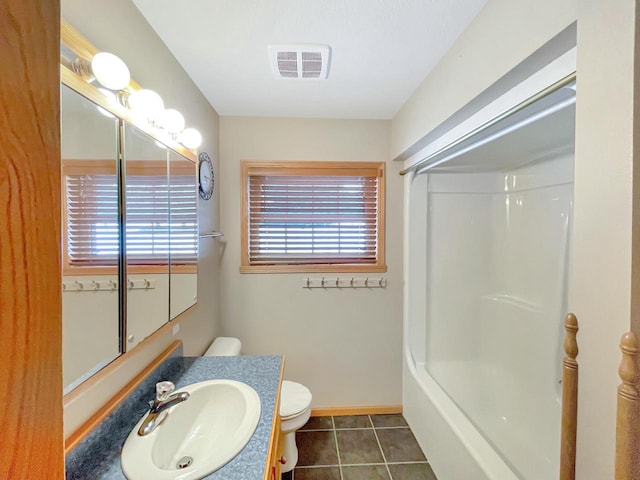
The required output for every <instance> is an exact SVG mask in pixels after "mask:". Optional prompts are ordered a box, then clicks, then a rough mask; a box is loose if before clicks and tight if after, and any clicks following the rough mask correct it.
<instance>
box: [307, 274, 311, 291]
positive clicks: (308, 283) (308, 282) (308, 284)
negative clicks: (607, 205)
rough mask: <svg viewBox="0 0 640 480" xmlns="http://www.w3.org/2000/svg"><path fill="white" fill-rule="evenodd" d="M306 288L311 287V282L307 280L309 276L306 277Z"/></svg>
mask: <svg viewBox="0 0 640 480" xmlns="http://www.w3.org/2000/svg"><path fill="white" fill-rule="evenodd" d="M307 288H311V282H310V281H309V277H307Z"/></svg>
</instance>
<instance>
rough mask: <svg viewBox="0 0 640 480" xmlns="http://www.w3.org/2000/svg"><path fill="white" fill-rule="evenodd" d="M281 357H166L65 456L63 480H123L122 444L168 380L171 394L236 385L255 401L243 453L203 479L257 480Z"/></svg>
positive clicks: (263, 459)
mask: <svg viewBox="0 0 640 480" xmlns="http://www.w3.org/2000/svg"><path fill="white" fill-rule="evenodd" d="M282 362H283V358H282V357H281V356H278V355H269V356H239V357H177V358H169V359H167V360H166V361H165V362H164V363H163V364H162V365H160V366H159V367H158V368H157V369H156V370H154V371H153V373H151V374H150V375H149V376H148V377H147V379H146V380H145V381H144V382H143V383H142V384H141V385H140V386H139V387H138V388H137V389H136V390H135V391H134V392H133V393H132V394H131V395H130V396H129V398H127V399H126V400H125V401H124V402H122V404H121V405H120V406H119V407H118V408H117V409H116V410H115V411H114V412H113V413H111V415H109V416H108V417H107V418H106V419H105V420H104V421H103V422H102V423H100V425H98V427H96V429H95V430H94V431H93V432H91V434H90V435H89V436H87V438H85V439H84V440H83V441H82V442H81V443H80V444H79V445H78V446H77V447H76V448H74V449H73V450H72V451H71V452H69V454H68V455H67V456H66V459H65V462H66V478H67V480H93V479H96V480H98V479H100V480H126V477H125V476H124V473H122V468H121V466H120V452H121V451H122V445H124V441H125V440H126V438H127V436H128V435H129V432H130V431H131V429H132V428H133V427H134V426H135V425H136V423H137V422H138V421H139V420H140V418H142V416H143V415H144V414H145V413H146V412H147V410H148V409H149V405H148V402H149V400H152V399H153V398H154V396H155V384H156V382H159V381H161V380H170V381H172V382H173V383H175V384H176V389H178V388H181V387H184V386H186V385H189V384H191V383H196V382H201V381H204V380H214V379H223V378H226V379H231V380H238V381H241V382H244V383H246V384H247V385H250V386H251V387H253V389H254V390H255V391H256V392H258V395H259V396H260V402H261V406H262V411H261V412H260V420H259V422H258V426H257V427H256V431H255V433H254V434H253V437H251V440H249V443H247V445H246V446H245V448H244V449H243V450H242V451H241V452H240V453H239V454H238V455H237V456H236V457H235V458H233V459H232V460H231V461H230V462H229V463H227V464H226V465H225V466H224V467H222V468H221V469H219V470H217V471H215V472H213V473H212V474H211V475H208V476H207V477H205V478H206V479H207V480H254V479H255V480H258V479H260V480H261V479H262V478H263V477H264V468H265V464H266V461H267V452H268V449H269V441H270V436H271V426H272V421H273V413H274V409H275V403H276V398H277V394H278V386H279V384H280V371H281V367H282ZM150 480H152V479H150Z"/></svg>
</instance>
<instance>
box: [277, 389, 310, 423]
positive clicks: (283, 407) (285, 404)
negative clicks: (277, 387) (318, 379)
mask: <svg viewBox="0 0 640 480" xmlns="http://www.w3.org/2000/svg"><path fill="white" fill-rule="evenodd" d="M311 398H312V397H311V392H310V391H309V389H308V388H307V387H305V386H304V385H301V384H299V383H296V382H291V381H289V380H283V382H282V390H281V393H280V418H282V420H286V419H288V418H292V417H296V416H298V415H300V414H301V413H303V412H304V411H305V410H308V409H309V407H310V406H311Z"/></svg>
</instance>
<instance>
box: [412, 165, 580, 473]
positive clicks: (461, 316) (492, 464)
mask: <svg viewBox="0 0 640 480" xmlns="http://www.w3.org/2000/svg"><path fill="white" fill-rule="evenodd" d="M405 182H406V183H405V222H404V223H405V232H404V233H405V287H406V288H405V293H404V295H405V298H404V305H405V308H404V326H403V328H404V335H403V337H404V341H403V411H404V415H405V417H406V419H407V422H408V423H409V425H410V426H411V428H412V430H413V432H414V434H415V436H416V438H417V440H418V442H419V443H420V445H421V446H422V448H423V450H424V451H425V454H426V455H427V458H428V460H429V461H430V463H431V465H432V468H433V470H434V472H435V473H436V475H437V476H438V479H439V480H470V479H473V480H548V479H553V478H557V475H558V472H559V453H560V416H561V406H560V398H561V389H560V384H559V380H560V378H561V359H562V317H563V315H564V313H566V295H567V290H568V269H569V261H570V232H571V214H572V201H573V200H572V199H573V153H568V154H562V155H557V156H555V157H553V158H549V159H546V160H545V161H541V162H534V163H531V164H528V165H526V166H523V167H518V168H516V169H513V170H510V171H500V172H482V171H480V172H474V173H471V174H449V175H442V176H438V175H434V174H427V175H424V174H423V175H417V176H416V175H413V176H410V177H409V178H405ZM447 225H449V226H447ZM451 225H454V227H451ZM478 252H481V253H480V254H479V253H478ZM485 252H488V253H485Z"/></svg>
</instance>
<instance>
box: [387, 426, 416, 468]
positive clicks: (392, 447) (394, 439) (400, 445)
mask: <svg viewBox="0 0 640 480" xmlns="http://www.w3.org/2000/svg"><path fill="white" fill-rule="evenodd" d="M376 433H377V434H378V439H379V440H380V445H381V446H382V451H383V452H384V456H385V458H386V459H387V462H419V461H424V460H425V456H424V453H422V450H421V449H420V445H418V442H417V441H416V438H415V437H414V436H413V433H411V430H410V429H408V428H389V429H382V430H376Z"/></svg>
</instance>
